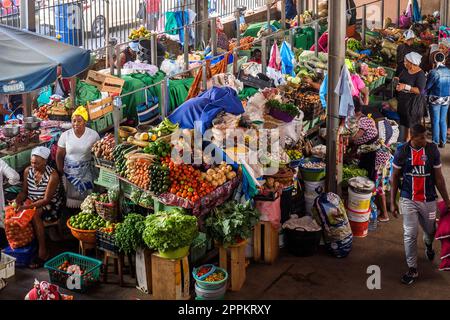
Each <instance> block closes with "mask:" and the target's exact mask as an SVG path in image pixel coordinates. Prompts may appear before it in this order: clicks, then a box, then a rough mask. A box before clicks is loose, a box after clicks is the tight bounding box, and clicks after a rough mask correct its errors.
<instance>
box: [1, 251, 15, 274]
mask: <svg viewBox="0 0 450 320" xmlns="http://www.w3.org/2000/svg"><path fill="white" fill-rule="evenodd" d="M15 265H16V258H14V257H11V256H9V255H7V254H5V253H1V257H0V279H8V278H11V277H13V276H14V274H15V273H16V267H15Z"/></svg>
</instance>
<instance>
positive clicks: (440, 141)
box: [425, 51, 450, 148]
mask: <svg viewBox="0 0 450 320" xmlns="http://www.w3.org/2000/svg"><path fill="white" fill-rule="evenodd" d="M431 58H432V61H433V67H434V69H433V70H431V72H430V73H429V75H428V81H427V86H426V87H425V90H426V91H427V95H428V103H429V110H430V116H431V124H432V132H433V142H434V143H435V144H436V145H439V148H444V146H445V144H446V143H447V112H448V106H449V104H450V69H449V68H447V67H446V66H445V55H444V54H443V53H442V52H440V51H436V52H434V53H433V54H432V55H431Z"/></svg>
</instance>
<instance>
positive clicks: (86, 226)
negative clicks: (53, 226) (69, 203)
mask: <svg viewBox="0 0 450 320" xmlns="http://www.w3.org/2000/svg"><path fill="white" fill-rule="evenodd" d="M69 224H70V226H71V227H72V228H75V229H80V230H98V229H99V228H101V227H106V226H107V221H106V220H103V219H102V218H101V217H100V216H99V215H97V214H94V213H88V212H80V213H79V214H77V215H75V216H72V217H70V219H69Z"/></svg>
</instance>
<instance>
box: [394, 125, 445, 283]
mask: <svg viewBox="0 0 450 320" xmlns="http://www.w3.org/2000/svg"><path fill="white" fill-rule="evenodd" d="M400 178H403V182H402V183H401V185H400ZM391 183H392V190H391V212H392V214H393V216H394V217H395V218H398V213H399V212H400V214H401V215H402V216H403V238H404V244H405V253H406V262H407V264H408V267H409V270H408V272H407V273H406V274H405V275H404V276H403V277H402V279H401V281H402V282H403V283H404V284H411V283H413V282H414V281H415V280H416V279H417V278H418V276H419V273H418V271H417V235H418V232H419V230H418V229H419V224H420V226H421V227H422V229H423V231H424V242H425V245H426V256H427V258H428V260H430V261H433V259H434V256H435V252H434V250H433V239H434V235H435V232H436V210H437V206H436V199H437V194H436V187H437V189H438V190H439V193H440V194H441V196H442V198H443V199H444V201H445V203H446V205H447V207H450V200H449V197H448V193H447V188H446V186H445V180H444V176H443V175H442V165H441V159H440V154H439V150H438V148H437V146H436V145H435V144H434V143H428V142H427V139H426V128H425V127H424V126H422V125H419V124H418V125H415V126H414V127H413V128H412V129H411V141H410V142H408V143H406V144H405V145H403V146H402V147H401V148H400V149H399V150H397V152H396V154H395V157H394V173H393V175H392V181H391ZM399 189H400V205H398V204H397V203H396V195H397V191H398V190H399Z"/></svg>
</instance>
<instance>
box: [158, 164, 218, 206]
mask: <svg viewBox="0 0 450 320" xmlns="http://www.w3.org/2000/svg"><path fill="white" fill-rule="evenodd" d="M161 163H162V164H165V165H167V166H168V167H169V170H170V173H169V177H170V182H171V184H170V190H169V191H170V193H173V194H176V195H177V196H178V197H180V198H184V199H187V200H190V201H192V202H196V201H198V200H200V198H202V197H204V196H206V195H207V194H209V193H211V192H212V191H214V189H215V187H213V186H212V184H211V183H209V182H208V181H206V180H202V179H201V177H202V172H201V171H200V170H197V169H194V167H192V166H191V165H187V164H175V163H174V162H173V161H172V160H171V159H170V157H169V156H168V157H166V158H165V159H163V160H162V161H161Z"/></svg>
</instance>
